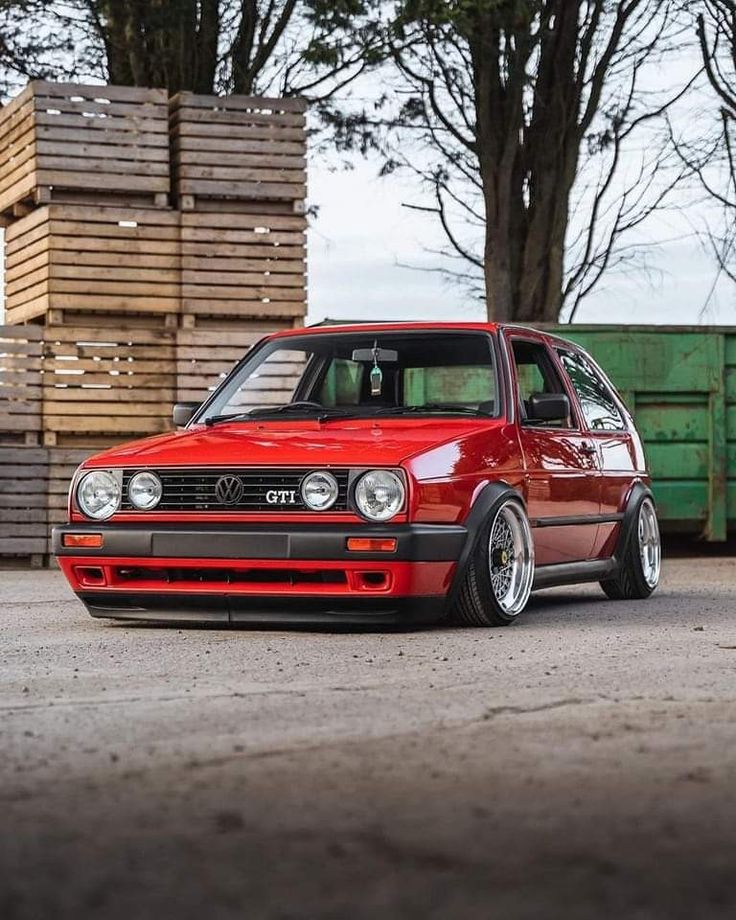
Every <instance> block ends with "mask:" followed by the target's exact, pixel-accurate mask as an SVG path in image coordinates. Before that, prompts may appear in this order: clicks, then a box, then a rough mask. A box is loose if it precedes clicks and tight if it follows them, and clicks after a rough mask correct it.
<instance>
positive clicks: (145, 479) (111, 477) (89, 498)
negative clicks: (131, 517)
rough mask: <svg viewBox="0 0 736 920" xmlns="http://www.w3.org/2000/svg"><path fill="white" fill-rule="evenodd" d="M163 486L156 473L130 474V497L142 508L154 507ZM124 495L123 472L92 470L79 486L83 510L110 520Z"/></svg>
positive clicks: (93, 515) (102, 519) (137, 507)
mask: <svg viewBox="0 0 736 920" xmlns="http://www.w3.org/2000/svg"><path fill="white" fill-rule="evenodd" d="M162 494H163V487H162V486H161V480H160V479H159V478H158V476H157V475H156V474H155V473H151V472H149V471H148V470H142V471H141V472H140V473H135V474H134V475H133V476H131V477H130V481H129V482H128V501H129V502H130V504H131V505H132V506H133V507H134V508H135V509H136V510H138V511H150V510H151V509H153V508H155V507H156V505H158V503H159V502H160V501H161V495H162ZM122 495H123V488H122V472H121V471H117V470H116V471H111V470H92V471H91V472H90V473H85V474H84V475H83V476H82V478H81V479H80V480H79V485H78V486H77V505H79V510H80V511H81V512H82V514H84V515H86V516H87V517H89V518H92V519H93V520H95V521H106V520H107V519H108V518H109V517H112V515H113V514H115V512H116V511H117V510H118V509H119V508H120V502H121V499H122Z"/></svg>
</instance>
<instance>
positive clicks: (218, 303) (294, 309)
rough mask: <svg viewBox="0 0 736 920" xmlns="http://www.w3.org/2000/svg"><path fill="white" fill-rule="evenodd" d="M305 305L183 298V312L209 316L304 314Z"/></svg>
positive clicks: (280, 302)
mask: <svg viewBox="0 0 736 920" xmlns="http://www.w3.org/2000/svg"><path fill="white" fill-rule="evenodd" d="M305 307H306V305H305V304H304V303H303V302H302V303H296V302H294V303H292V302H283V301H270V302H267V303H264V302H262V301H259V300H252V301H238V300H214V299H210V300H199V299H196V298H189V297H187V298H183V299H182V313H194V314H199V313H203V314H206V315H208V316H244V315H247V316H248V317H252V316H264V317H272V316H273V317H279V316H304V314H305V312H306V309H305Z"/></svg>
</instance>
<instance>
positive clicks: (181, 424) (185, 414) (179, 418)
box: [172, 402, 201, 428]
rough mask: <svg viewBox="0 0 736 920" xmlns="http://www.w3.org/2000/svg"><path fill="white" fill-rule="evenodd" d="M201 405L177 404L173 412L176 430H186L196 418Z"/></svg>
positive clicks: (191, 403)
mask: <svg viewBox="0 0 736 920" xmlns="http://www.w3.org/2000/svg"><path fill="white" fill-rule="evenodd" d="M200 405H201V403H196V402H181V403H176V405H175V406H174V411H173V413H172V414H173V420H174V426H175V427H176V428H185V427H186V426H187V425H188V424H189V423H190V422H191V420H192V419H193V418H194V413H195V412H196V411H197V409H199V407H200Z"/></svg>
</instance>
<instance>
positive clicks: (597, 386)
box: [559, 350, 626, 431]
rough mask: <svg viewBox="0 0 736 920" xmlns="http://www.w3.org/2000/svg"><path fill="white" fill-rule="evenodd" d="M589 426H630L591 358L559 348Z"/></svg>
mask: <svg viewBox="0 0 736 920" xmlns="http://www.w3.org/2000/svg"><path fill="white" fill-rule="evenodd" d="M559 355H560V360H561V361H562V365H563V367H564V368H565V370H566V371H567V373H568V376H569V377H570V381H571V382H572V385H573V387H574V388H575V392H576V393H577V395H578V399H579V400H580V406H581V408H582V410H583V415H584V416H585V421H586V422H587V424H588V427H589V428H590V429H591V430H593V431H623V430H624V429H625V428H626V425H625V423H624V420H623V418H622V417H621V413H620V412H619V410H618V406H617V405H616V402H615V400H614V398H613V396H612V395H611V391H610V390H609V389H608V387H607V386H606V384H605V382H604V381H603V380H602V379H601V377H600V375H599V374H598V372H597V371H596V370H595V368H594V367H593V365H592V364H590V362H589V361H586V360H585V357H584V356H583V355H581V354H579V353H578V352H573V351H562V350H560V351H559Z"/></svg>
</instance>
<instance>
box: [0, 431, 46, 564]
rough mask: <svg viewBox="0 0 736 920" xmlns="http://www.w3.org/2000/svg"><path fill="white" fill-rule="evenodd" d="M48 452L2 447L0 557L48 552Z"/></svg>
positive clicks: (38, 556) (37, 558) (38, 558)
mask: <svg viewBox="0 0 736 920" xmlns="http://www.w3.org/2000/svg"><path fill="white" fill-rule="evenodd" d="M47 480H48V451H47V450H46V449H45V448H43V447H23V446H16V447H0V557H19V556H21V557H31V562H32V563H33V564H39V565H40V564H41V563H42V561H43V556H44V554H45V553H46V552H47V538H48V520H47V513H46V501H47Z"/></svg>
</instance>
